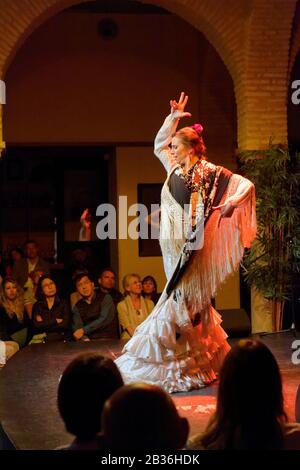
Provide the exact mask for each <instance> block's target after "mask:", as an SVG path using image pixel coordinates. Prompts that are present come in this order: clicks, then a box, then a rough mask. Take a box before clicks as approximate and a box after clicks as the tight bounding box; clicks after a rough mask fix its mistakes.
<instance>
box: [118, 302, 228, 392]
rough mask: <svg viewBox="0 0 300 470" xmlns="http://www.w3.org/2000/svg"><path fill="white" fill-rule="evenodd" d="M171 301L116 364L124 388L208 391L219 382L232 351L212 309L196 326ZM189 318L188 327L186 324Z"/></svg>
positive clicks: (150, 319)
mask: <svg viewBox="0 0 300 470" xmlns="http://www.w3.org/2000/svg"><path fill="white" fill-rule="evenodd" d="M177 310H178V307H177V303H176V302H175V301H174V300H173V299H172V298H169V299H165V300H163V301H160V302H159V304H158V305H157V306H156V308H155V309H154V311H153V313H152V314H151V315H150V316H149V317H148V318H147V319H146V320H145V321H144V322H143V323H142V324H141V325H140V326H139V327H138V328H137V329H136V331H135V334H134V336H133V337H132V338H131V339H130V340H129V341H128V343H127V344H126V345H125V347H124V350H123V355H122V356H120V357H119V358H118V359H117V360H116V364H117V366H118V367H119V369H120V371H121V374H122V376H123V380H124V382H125V383H132V382H145V383H150V384H155V385H158V386H160V387H162V388H163V389H164V390H165V391H167V392H169V393H173V392H186V391H189V390H192V389H198V388H202V387H205V386H206V385H208V384H209V383H211V382H213V381H214V380H216V378H217V375H216V374H217V372H218V371H219V369H220V367H221V365H222V362H223V359H224V357H225V355H226V354H227V352H228V351H229V349H230V346H229V345H228V343H227V341H226V338H227V335H226V333H225V331H224V330H223V329H222V327H221V326H220V323H221V317H220V315H219V314H218V313H217V312H216V310H214V309H213V307H212V306H211V305H210V306H208V307H207V308H206V309H205V310H203V311H202V312H201V321H200V323H199V324H198V325H197V326H193V325H192V323H191V321H190V318H189V315H188V312H187V311H186V312H183V311H182V310H181V315H180V320H181V323H180V325H179V324H178V323H179V322H178V311H177ZM183 318H185V321H183Z"/></svg>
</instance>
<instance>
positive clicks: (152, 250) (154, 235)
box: [137, 183, 162, 257]
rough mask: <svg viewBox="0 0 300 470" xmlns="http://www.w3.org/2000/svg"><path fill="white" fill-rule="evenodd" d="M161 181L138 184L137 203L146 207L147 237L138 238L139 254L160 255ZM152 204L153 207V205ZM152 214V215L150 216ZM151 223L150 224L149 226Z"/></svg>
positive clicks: (142, 255)
mask: <svg viewBox="0 0 300 470" xmlns="http://www.w3.org/2000/svg"><path fill="white" fill-rule="evenodd" d="M161 189H162V184H161V183H148V184H138V187H137V190H138V203H139V204H144V206H146V208H147V213H148V217H147V220H146V223H147V224H148V227H147V228H148V231H147V235H148V237H147V238H144V237H141V236H140V238H139V256H141V257H144V256H161V250H160V246H159V241H158V236H159V210H157V208H158V207H159V205H160V193H161ZM153 206H154V207H153ZM151 216H152V217H151ZM151 224H152V226H151Z"/></svg>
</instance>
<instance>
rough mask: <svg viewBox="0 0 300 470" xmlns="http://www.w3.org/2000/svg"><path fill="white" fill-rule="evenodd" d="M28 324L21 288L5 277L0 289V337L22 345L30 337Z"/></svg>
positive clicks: (11, 279) (13, 280)
mask: <svg viewBox="0 0 300 470" xmlns="http://www.w3.org/2000/svg"><path fill="white" fill-rule="evenodd" d="M29 326H30V322H29V318H28V315H27V313H26V310H25V308H24V295H23V290H22V289H21V287H20V286H19V285H18V283H17V282H16V281H15V279H13V278H11V277H6V278H5V279H4V280H3V283H2V286H1V290H0V339H1V340H2V341H5V342H7V341H13V342H17V343H18V345H19V346H20V347H23V346H25V345H26V344H27V343H28V341H29V339H30V331H29ZM14 349H15V348H14Z"/></svg>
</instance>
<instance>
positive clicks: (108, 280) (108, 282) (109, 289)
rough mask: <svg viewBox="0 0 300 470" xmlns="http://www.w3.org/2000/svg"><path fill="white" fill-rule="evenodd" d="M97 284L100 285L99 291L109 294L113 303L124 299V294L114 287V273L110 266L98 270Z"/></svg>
mask: <svg viewBox="0 0 300 470" xmlns="http://www.w3.org/2000/svg"><path fill="white" fill-rule="evenodd" d="M98 284H99V287H100V292H102V293H103V295H105V294H109V295H110V296H111V297H112V299H113V301H114V304H115V305H117V304H118V303H119V302H121V300H123V299H124V296H123V295H122V294H121V292H120V291H118V290H117V289H116V288H115V286H116V275H115V272H114V271H113V270H112V269H111V268H105V269H102V271H100V274H99V277H98Z"/></svg>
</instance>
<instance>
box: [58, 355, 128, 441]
mask: <svg viewBox="0 0 300 470" xmlns="http://www.w3.org/2000/svg"><path fill="white" fill-rule="evenodd" d="M122 385H123V380H122V377H121V374H120V372H119V370H118V368H117V366H116V365H115V363H114V362H113V361H112V360H111V359H109V358H106V357H103V356H101V355H100V354H97V353H94V352H89V353H84V354H81V355H79V356H77V357H76V358H75V359H74V360H73V361H72V362H71V363H70V364H69V365H68V367H67V368H66V369H65V371H64V373H63V375H62V377H61V380H60V382H59V386H58V396H57V403H58V409H59V412H60V415H61V417H62V419H63V421H64V423H65V426H66V429H67V431H68V432H69V433H71V434H73V435H74V436H75V440H74V441H73V442H72V444H71V445H70V446H69V447H68V448H67V449H68V450H92V449H99V448H101V439H100V438H99V437H98V436H97V435H98V433H99V432H100V431H101V414H102V409H103V406H104V403H105V401H106V400H107V399H108V398H109V397H110V396H111V395H112V393H114V392H115V391H116V390H117V389H118V388H120V387H122Z"/></svg>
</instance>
